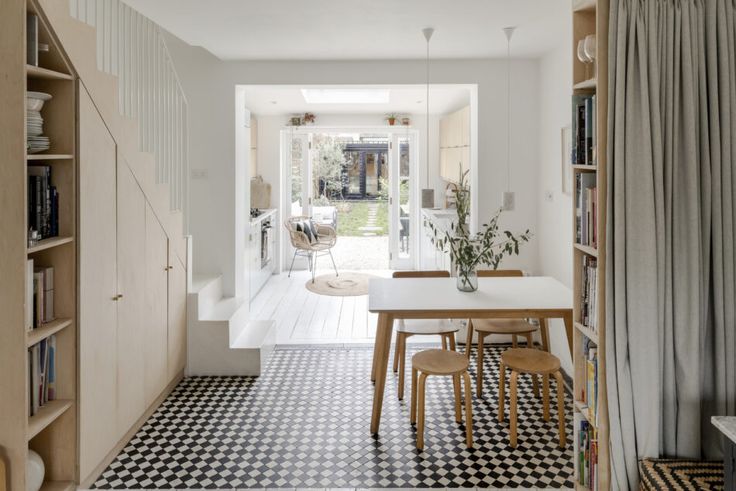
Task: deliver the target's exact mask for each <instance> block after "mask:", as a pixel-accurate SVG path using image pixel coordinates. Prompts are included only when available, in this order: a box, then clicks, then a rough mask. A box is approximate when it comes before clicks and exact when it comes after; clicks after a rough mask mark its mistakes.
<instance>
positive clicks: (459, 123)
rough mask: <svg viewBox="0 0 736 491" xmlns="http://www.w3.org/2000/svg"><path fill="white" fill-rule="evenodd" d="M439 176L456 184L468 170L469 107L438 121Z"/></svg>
mask: <svg viewBox="0 0 736 491" xmlns="http://www.w3.org/2000/svg"><path fill="white" fill-rule="evenodd" d="M439 140H440V176H441V177H442V178H443V179H444V180H446V181H449V182H455V183H456V182H458V181H459V180H460V175H461V174H462V173H464V172H465V171H467V170H469V169H470V106H466V107H463V108H462V109H459V110H457V111H455V112H453V113H450V114H448V115H445V116H443V117H442V118H441V119H440V138H439Z"/></svg>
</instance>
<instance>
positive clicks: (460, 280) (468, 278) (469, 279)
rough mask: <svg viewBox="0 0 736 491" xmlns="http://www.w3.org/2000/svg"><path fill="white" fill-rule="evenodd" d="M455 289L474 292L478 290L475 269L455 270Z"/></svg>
mask: <svg viewBox="0 0 736 491" xmlns="http://www.w3.org/2000/svg"><path fill="white" fill-rule="evenodd" d="M457 289H458V290H460V291H461V292H474V291H476V290H477V289H478V271H476V269H475V268H461V267H458V268H457Z"/></svg>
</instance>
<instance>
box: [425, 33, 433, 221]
mask: <svg viewBox="0 0 736 491" xmlns="http://www.w3.org/2000/svg"><path fill="white" fill-rule="evenodd" d="M422 34H424V39H426V40H427V63H426V65H427V80H426V81H427V100H426V102H427V120H426V124H427V128H426V136H425V139H426V141H427V150H426V154H425V155H424V160H425V162H426V163H427V166H426V167H427V169H426V172H427V183H426V186H427V187H426V188H424V189H422V208H434V188H430V187H429V40H430V39H432V34H434V29H433V28H431V27H425V28H424V29H422Z"/></svg>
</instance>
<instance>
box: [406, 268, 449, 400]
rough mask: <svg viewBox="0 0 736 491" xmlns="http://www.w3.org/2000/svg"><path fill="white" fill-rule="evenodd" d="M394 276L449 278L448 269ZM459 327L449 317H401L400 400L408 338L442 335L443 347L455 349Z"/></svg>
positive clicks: (410, 272) (411, 272) (409, 272)
mask: <svg viewBox="0 0 736 491" xmlns="http://www.w3.org/2000/svg"><path fill="white" fill-rule="evenodd" d="M393 277H394V278H449V277H450V273H449V272H448V271H396V272H394V274H393ZM457 331H458V328H457V327H456V326H454V325H453V324H452V322H450V320H449V319H406V320H404V319H399V320H398V322H397V326H396V349H395V350H394V372H396V371H397V370H398V372H399V387H398V395H399V400H400V401H401V400H403V399H404V372H405V370H406V340H407V339H408V338H410V337H411V336H440V337H441V338H442V349H448V348H449V349H451V350H452V351H455V333H456V332H457Z"/></svg>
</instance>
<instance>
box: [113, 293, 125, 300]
mask: <svg viewBox="0 0 736 491" xmlns="http://www.w3.org/2000/svg"><path fill="white" fill-rule="evenodd" d="M121 298H123V296H122V295H120V294H119V293H118V294H117V295H115V296H114V297H112V299H113V301H115V302H117V301H118V300H120V299H121Z"/></svg>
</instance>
